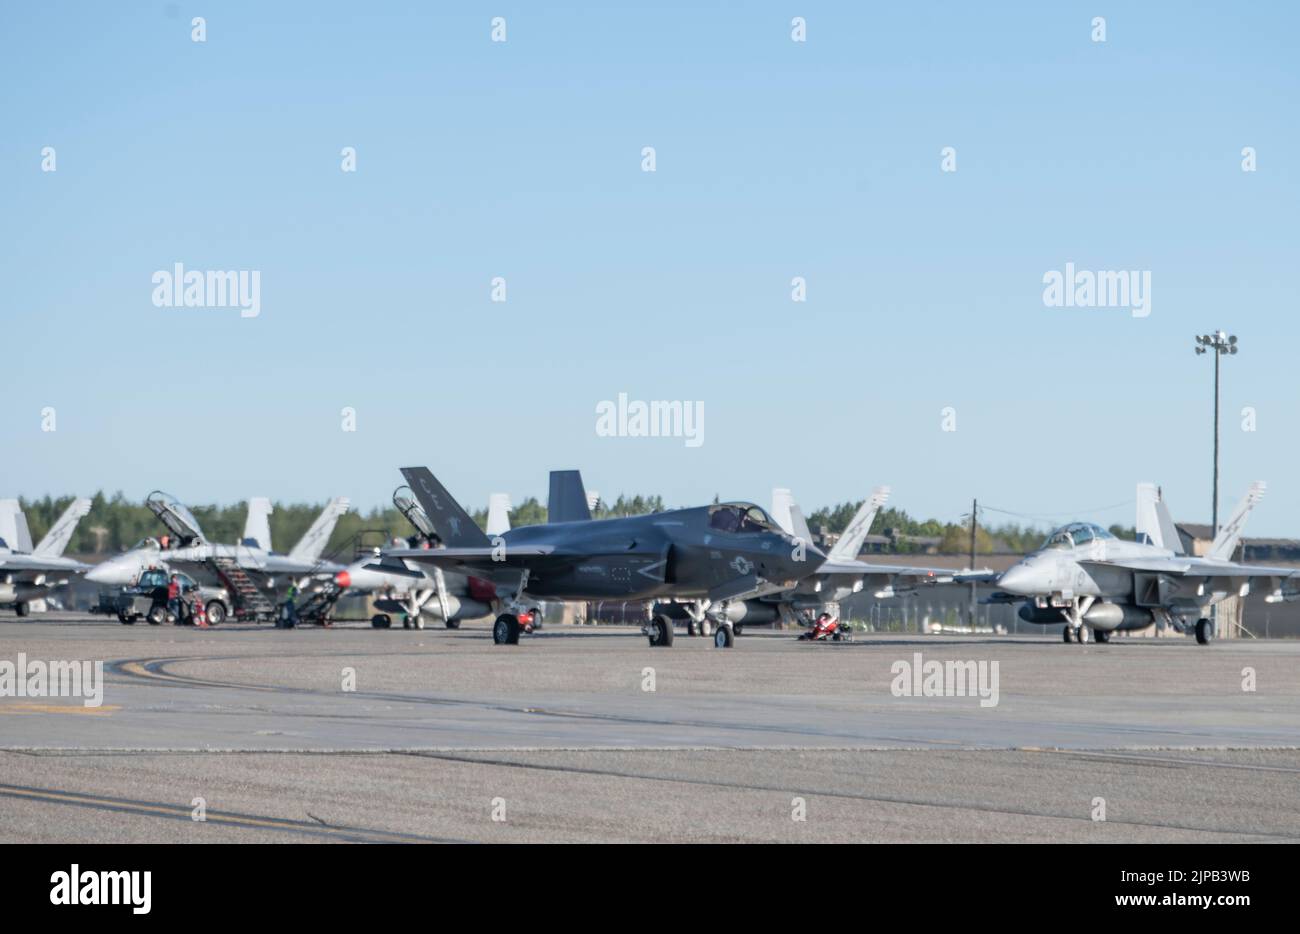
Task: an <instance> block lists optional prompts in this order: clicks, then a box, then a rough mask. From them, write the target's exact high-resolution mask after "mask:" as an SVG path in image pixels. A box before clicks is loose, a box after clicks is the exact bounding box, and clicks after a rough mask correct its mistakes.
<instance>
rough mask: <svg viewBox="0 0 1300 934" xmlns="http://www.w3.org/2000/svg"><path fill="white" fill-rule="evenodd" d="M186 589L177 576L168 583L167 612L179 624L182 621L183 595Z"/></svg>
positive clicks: (173, 576) (173, 575)
mask: <svg viewBox="0 0 1300 934" xmlns="http://www.w3.org/2000/svg"><path fill="white" fill-rule="evenodd" d="M182 593H184V588H183V587H182V586H181V580H180V578H179V577H177V576H176V574H174V573H173V574H172V578H171V580H170V581H168V582H167V612H168V613H170V614H171V615H172V616H173V617H175V619H176V622H177V624H179V623H180V621H181V594H182Z"/></svg>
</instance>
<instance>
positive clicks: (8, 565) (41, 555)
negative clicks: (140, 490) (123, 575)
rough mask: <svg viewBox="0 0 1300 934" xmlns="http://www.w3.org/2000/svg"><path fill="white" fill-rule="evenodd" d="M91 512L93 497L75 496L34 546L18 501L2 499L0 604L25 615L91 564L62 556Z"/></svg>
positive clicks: (0, 507) (0, 517)
mask: <svg viewBox="0 0 1300 934" xmlns="http://www.w3.org/2000/svg"><path fill="white" fill-rule="evenodd" d="M88 512H90V500H88V499H84V498H83V499H74V500H73V501H72V503H71V504H69V506H68V508H67V509H65V510H64V511H63V515H61V516H60V517H59V521H57V522H55V523H54V525H53V526H51V527H50V530H49V531H48V532H46V533H45V537H44V538H42V539H41V541H40V544H38V545H37V546H36V547H35V548H33V547H32V533H31V531H30V530H29V529H28V527H27V517H26V516H24V515H23V511H22V508H21V507H20V506H19V505H18V500H16V499H0V604H3V605H12V606H13V608H14V610H15V612H17V613H18V615H19V616H26V615H27V614H28V613H29V612H30V611H31V604H32V603H35V602H37V601H41V600H44V599H45V598H46V597H47V596H48V595H49V593H50V591H51V590H53V589H54V588H55V587H57V586H59V585H60V584H65V583H67V581H68V578H69V577H70V576H71V575H72V574H76V573H79V572H81V571H85V570H86V569H87V568H89V567H90V566H89V565H87V564H82V563H81V562H80V561H73V560H72V559H71V558H65V557H63V552H64V549H66V548H67V547H68V542H70V541H71V540H72V533H73V531H74V530H75V529H76V527H77V522H78V521H80V519H81V517H82V516H84V515H85V514H86V513H88Z"/></svg>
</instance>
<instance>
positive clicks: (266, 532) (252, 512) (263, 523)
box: [240, 496, 273, 551]
mask: <svg viewBox="0 0 1300 934" xmlns="http://www.w3.org/2000/svg"><path fill="white" fill-rule="evenodd" d="M272 511H273V510H272V509H271V501H270V500H269V499H267V498H266V497H265V496H254V497H251V498H250V499H249V500H248V518H246V519H245V520H244V537H243V539H242V540H241V541H240V544H241V545H247V546H248V547H250V548H261V549H262V550H263V551H270V550H271V520H270V518H269V517H270V515H271V513H272Z"/></svg>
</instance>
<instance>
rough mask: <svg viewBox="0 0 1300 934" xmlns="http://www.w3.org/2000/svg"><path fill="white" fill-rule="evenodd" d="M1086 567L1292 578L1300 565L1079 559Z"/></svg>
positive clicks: (1177, 559)
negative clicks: (1275, 565)
mask: <svg viewBox="0 0 1300 934" xmlns="http://www.w3.org/2000/svg"><path fill="white" fill-rule="evenodd" d="M1079 563H1080V564H1082V565H1085V566H1087V567H1098V568H1104V567H1111V568H1126V569H1128V570H1130V571H1150V572H1152V573H1156V574H1173V575H1175V576H1179V577H1291V576H1293V575H1295V574H1300V568H1295V567H1290V568H1283V567H1269V566H1267V565H1263V564H1235V563H1233V562H1231V561H1214V560H1211V559H1207V558H1189V557H1185V556H1178V557H1173V558H1133V559H1120V560H1112V561H1080V562H1079Z"/></svg>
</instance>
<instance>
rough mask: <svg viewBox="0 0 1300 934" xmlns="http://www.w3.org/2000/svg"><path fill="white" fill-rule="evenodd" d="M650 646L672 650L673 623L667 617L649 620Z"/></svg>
mask: <svg viewBox="0 0 1300 934" xmlns="http://www.w3.org/2000/svg"><path fill="white" fill-rule="evenodd" d="M650 645H651V646H654V647H655V648H665V649H667V648H672V645H673V621H672V620H671V619H669V618H668V617H667V616H664V615H662V614H661V615H659V616H656V617H655V618H654V619H652V620H650Z"/></svg>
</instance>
